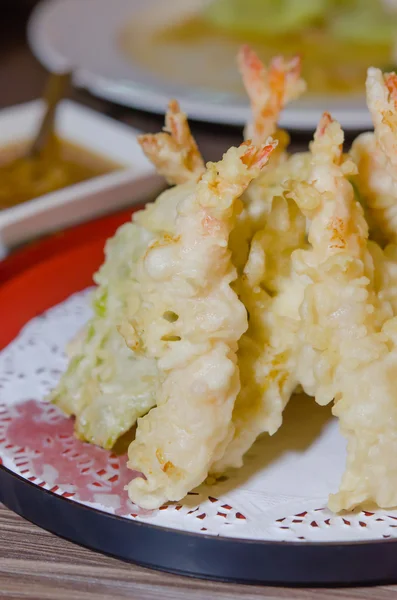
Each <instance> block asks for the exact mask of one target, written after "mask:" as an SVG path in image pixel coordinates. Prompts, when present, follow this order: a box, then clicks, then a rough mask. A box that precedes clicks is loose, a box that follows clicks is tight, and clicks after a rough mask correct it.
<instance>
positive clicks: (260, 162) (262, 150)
mask: <svg viewBox="0 0 397 600" xmlns="http://www.w3.org/2000/svg"><path fill="white" fill-rule="evenodd" d="M277 144H278V142H277V140H272V141H271V142H270V143H269V144H265V145H263V146H259V147H257V146H253V145H252V144H251V142H249V141H248V140H247V142H244V143H243V144H242V146H247V147H248V148H247V151H246V152H244V154H243V155H242V156H241V157H240V160H241V162H242V163H244V164H245V166H246V167H248V168H251V167H258V168H259V169H263V167H264V166H265V165H266V164H267V163H268V161H269V158H270V155H271V153H272V152H273V150H275V148H276V147H277Z"/></svg>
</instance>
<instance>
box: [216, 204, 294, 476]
mask: <svg viewBox="0 0 397 600" xmlns="http://www.w3.org/2000/svg"><path fill="white" fill-rule="evenodd" d="M305 231H306V222H305V218H304V217H303V215H302V213H301V212H300V210H299V209H298V208H297V206H296V205H295V203H294V202H293V201H292V200H289V199H286V198H284V197H278V198H276V199H275V200H274V203H273V208H272V211H271V213H270V215H269V217H268V220H267V224H266V227H265V228H264V229H263V230H261V231H259V232H258V233H257V234H255V236H254V238H253V240H252V243H251V248H250V254H249V259H248V261H247V264H246V265H245V268H244V273H243V276H242V277H241V278H239V279H238V280H237V282H236V284H235V288H236V290H238V293H239V297H240V299H241V300H242V301H243V302H244V305H245V306H246V308H247V310H248V314H249V328H248V330H247V332H246V333H245V334H244V335H243V336H242V338H241V340H240V342H239V350H238V355H237V356H238V364H239V367H240V379H241V391H240V393H239V395H238V397H237V400H236V404H235V407H234V411H233V424H234V426H235V432H234V436H233V439H232V441H231V442H230V444H229V445H228V446H227V448H226V450H225V453H224V455H223V457H222V458H221V459H220V460H219V461H217V462H216V463H215V464H214V465H213V466H212V468H211V471H212V472H213V473H215V474H216V473H221V472H223V471H224V470H225V469H227V468H229V467H241V466H242V464H243V456H244V454H245V452H246V451H247V450H248V449H249V448H250V447H251V446H252V444H253V443H254V441H255V439H256V438H257V437H258V435H260V434H261V433H264V432H267V433H270V434H271V435H272V434H274V433H275V432H276V431H277V430H278V428H279V427H280V425H281V422H282V412H283V410H284V408H285V406H286V404H287V402H288V401H289V399H290V397H291V394H292V393H293V392H294V390H295V388H296V386H297V384H298V381H297V378H296V366H295V364H296V355H295V353H294V350H295V341H294V338H295V333H296V330H297V320H298V308H299V305H300V303H301V301H302V294H303V286H302V285H301V282H300V281H299V280H298V279H297V278H296V279H293V278H292V277H291V259H290V255H291V252H292V251H293V250H295V249H296V248H301V247H303V246H304V243H305Z"/></svg>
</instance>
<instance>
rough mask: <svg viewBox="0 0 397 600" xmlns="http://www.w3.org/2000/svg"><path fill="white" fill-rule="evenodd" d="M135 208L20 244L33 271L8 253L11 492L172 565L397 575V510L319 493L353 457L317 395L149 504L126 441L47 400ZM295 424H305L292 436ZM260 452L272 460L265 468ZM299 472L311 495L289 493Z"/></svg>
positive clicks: (0, 458) (50, 522) (365, 577)
mask: <svg viewBox="0 0 397 600" xmlns="http://www.w3.org/2000/svg"><path fill="white" fill-rule="evenodd" d="M128 218H129V213H127V212H124V213H121V214H119V215H114V216H111V217H106V218H104V219H100V220H98V221H97V222H96V223H94V224H92V223H91V224H88V225H84V226H80V227H79V228H75V229H74V230H70V231H69V232H66V233H65V234H64V235H63V240H64V244H60V243H59V239H56V238H53V240H52V241H51V240H46V241H44V242H42V244H43V247H44V248H46V249H47V252H46V253H44V252H41V251H40V248H39V246H40V244H39V245H38V246H36V247H34V252H35V255H36V258H37V262H36V263H33V260H32V259H29V254H30V252H31V251H32V250H29V249H27V250H25V251H23V254H24V256H25V258H26V259H27V261H28V264H29V268H27V269H26V270H24V271H23V270H21V268H20V264H21V261H18V260H16V258H14V257H11V258H10V259H8V261H6V263H5V264H7V262H8V264H9V265H12V263H13V264H14V265H16V267H15V276H13V273H12V269H11V268H10V267H9V268H8V270H7V269H6V271H5V272H7V277H5V278H4V283H3V285H2V286H1V287H0V312H1V314H3V315H7V318H6V319H3V322H2V327H1V338H0V347H3V348H4V346H6V344H9V342H10V341H11V340H12V339H13V338H15V337H16V339H15V340H14V341H13V342H11V343H10V344H9V345H8V346H7V347H5V348H4V349H3V351H2V352H1V353H0V502H3V503H4V504H5V505H6V506H8V507H9V508H10V509H11V510H14V511H15V512H17V513H18V514H20V515H21V516H23V517H24V518H26V519H28V520H29V521H32V522H33V523H36V524H37V525H39V526H41V527H43V528H45V529H47V530H49V531H51V532H53V533H55V534H57V535H60V536H62V537H65V538H67V539H69V540H71V541H74V542H76V543H79V544H82V545H84V546H87V547H90V548H92V549H95V550H99V551H101V552H104V553H107V554H111V555H113V556H116V557H119V558H122V559H125V560H130V561H132V562H135V563H137V564H141V565H145V566H148V567H153V568H156V569H162V570H166V571H170V572H174V573H180V574H185V575H192V576H197V577H204V578H211V579H220V580H228V581H236V582H249V583H265V584H283V585H287V584H300V585H303V584H305V585H322V584H327V585H341V584H353V583H357V584H369V583H389V582H395V581H397V543H396V542H397V539H396V537H397V534H396V533H395V532H396V529H395V527H396V523H397V513H396V511H377V512H375V511H374V512H368V511H367V512H364V511H355V512H354V513H350V514H344V515H342V516H335V515H332V514H331V513H329V512H328V511H327V509H325V508H324V504H322V503H321V502H322V500H321V498H320V497H321V496H323V495H324V494H323V492H324V490H323V489H322V487H321V486H323V487H324V489H328V487H329V486H332V485H334V480H335V475H336V477H337V478H338V477H339V472H338V471H339V469H340V468H343V460H344V455H343V451H344V449H343V443H342V444H340V443H339V442H338V439H337V438H335V435H337V434H336V433H335V427H334V425H335V423H333V422H332V421H329V420H328V416H329V415H327V413H326V412H324V409H321V408H320V407H316V408H315V412H314V413H310V414H311V417H310V418H309V413H308V412H307V411H308V410H309V408H308V407H309V404H308V403H306V405H305V403H303V405H300V406H299V403H294V402H292V403H290V404H291V408H290V407H288V409H287V412H288V411H289V414H286V417H285V422H284V425H283V427H282V428H281V430H280V432H281V435H280V436H279V435H278V434H277V435H276V436H275V437H274V438H272V440H269V439H264V440H262V442H260V443H259V445H256V448H257V449H256V454H255V453H254V454H253V455H252V456H249V457H248V458H247V465H246V466H245V467H244V468H243V469H240V470H239V471H237V473H238V474H239V475H238V477H239V479H236V480H235V481H234V482H233V477H230V480H229V483H228V481H226V482H222V483H220V484H219V485H220V486H221V487H220V488H215V487H211V486H210V487H209V488H208V487H207V489H205V490H204V491H203V490H202V489H201V488H198V491H194V492H192V493H190V494H189V495H188V496H187V499H185V500H184V501H181V502H180V503H170V505H168V506H166V507H165V510H160V511H157V512H156V513H155V514H154V513H150V514H149V513H148V512H147V511H140V509H138V508H137V507H135V506H134V505H132V504H131V503H129V501H128V499H127V498H126V495H125V494H124V495H123V488H124V484H125V480H124V477H125V476H127V477H128V470H127V469H126V468H125V458H124V456H123V454H122V453H121V454H120V455H117V454H115V453H109V452H106V451H104V450H102V449H99V448H95V447H93V446H91V445H89V444H84V443H82V442H80V441H79V440H77V439H75V438H74V437H73V422H72V420H71V419H67V418H65V417H63V416H62V415H61V414H60V413H59V412H58V411H57V409H56V408H55V407H54V406H52V405H51V404H48V403H46V402H44V401H43V396H44V395H45V393H46V391H48V389H49V388H50V387H51V386H52V385H53V383H54V381H55V380H56V378H57V377H58V376H59V368H63V366H64V362H65V358H64V357H63V356H62V348H61V347H60V346H62V345H63V344H64V342H65V340H66V339H67V338H68V337H70V335H72V334H73V333H74V331H72V330H73V329H75V328H76V327H78V326H81V323H83V322H85V320H86V318H87V316H88V313H87V311H88V309H87V303H86V297H85V293H81V292H80V290H83V289H84V288H86V287H88V286H90V285H91V284H92V274H93V272H94V271H95V270H96V269H97V268H98V266H99V264H100V263H101V261H102V259H103V245H104V241H105V239H106V238H107V236H108V235H111V234H112V233H113V231H114V229H115V227H117V226H118V225H119V224H121V223H122V222H124V221H125V220H127V219H128ZM76 232H77V234H76ZM54 240H55V241H54ZM51 243H55V244H56V246H52V251H49V248H50V244H51ZM45 254H46V255H47V258H45V257H44V255H45ZM21 257H22V254H21ZM29 261H30V262H29ZM76 292H77V294H76ZM71 294H72V296H71V297H70V298H68V297H69V296H70V295H71ZM73 294H74V295H73ZM67 298H68V299H67ZM59 303H61V304H59ZM57 304H58V306H55V307H54V305H57ZM51 307H53V308H51ZM47 309H50V310H49V311H48V312H46V313H45V314H44V315H42V316H37V315H41V314H42V313H43V311H46V310H47ZM28 322H29V323H28ZM26 323H28V325H26V326H25V327H24V328H23V330H22V332H20V333H18V332H19V331H20V329H21V327H23V326H24V325H25V324H26ZM39 365H42V366H41V367H40V368H38V367H39ZM310 406H311V404H310ZM291 411H292V412H291ZM325 411H326V409H325ZM297 429H298V430H299V432H300V434H301V433H302V432H303V434H304V436H303V437H302V436H301V435H300V437H294V430H295V431H296V430H297ZM317 437H319V439H316V438H317ZM286 439H287V440H288V439H289V440H291V447H290V448H289V450H288V452H285V448H284V446H283V444H284V443H285V440H286ZM270 448H272V450H271V452H273V454H272V456H270ZM263 455H267V463H268V464H266V465H265V466H263V465H262V466H261V469H262V471H263V472H260V471H258V464H259V463H258V458H259V459H260V458H261V456H262V462H263ZM316 457H320V460H319V461H318V460H317V458H316ZM316 461H317V462H316ZM335 464H336V465H337V467H336V468H335ZM280 476H281V477H280ZM222 486H223V487H222ZM291 486H292V487H291ZM294 486H296V487H297V488H299V486H301V491H302V489H303V488H304V489H305V492H306V494H307V497H306V498H303V497H300V498H289V497H288V490H289V489H292V488H293V487H294ZM264 489H265V491H266V493H268V494H269V495H268V499H267V501H266V502H264V500H263V490H264ZM272 490H273V491H274V490H275V492H276V493H275V495H273V496H271V492H272ZM314 490H316V493H314ZM317 491H319V494H317ZM261 494H262V496H261ZM316 494H317V495H316ZM120 498H121V501H120ZM269 499H270V500H269ZM242 507H243V508H242ZM263 507H265V509H263ZM302 507H306V508H305V510H302ZM241 510H244V514H243V513H242V512H240V511H241ZM204 511H205V512H204ZM265 513H266V514H270V519H269V518H268V521H267V526H266V527H267V528H266V527H265V528H263V524H264V520H263V515H264V514H265ZM258 532H259V533H258ZM260 538H263V539H260ZM303 538H304V539H303ZM332 539H334V540H336V541H327V540H332ZM316 540H317V541H316Z"/></svg>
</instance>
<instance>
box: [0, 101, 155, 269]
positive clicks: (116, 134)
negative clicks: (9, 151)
mask: <svg viewBox="0 0 397 600" xmlns="http://www.w3.org/2000/svg"><path fill="white" fill-rule="evenodd" d="M42 111H43V104H42V102H41V101H33V102H29V103H27V104H23V105H19V106H14V107H11V108H7V109H4V110H2V111H0V147H1V146H7V144H10V143H15V142H18V141H23V140H26V139H29V138H31V137H32V136H33V135H34V133H35V131H36V128H37V124H38V122H39V119H40V115H41V114H42ZM56 129H57V132H58V133H59V135H60V136H61V137H62V138H63V139H65V140H68V141H70V142H72V143H74V144H78V145H79V146H82V147H83V148H86V149H87V150H91V151H93V152H95V153H97V154H100V155H101V156H103V157H105V158H108V159H110V160H111V161H114V162H116V163H119V164H121V165H123V166H124V167H125V169H123V170H119V171H115V172H113V173H109V174H106V175H102V176H100V177H95V178H93V179H89V180H87V181H84V182H82V183H79V184H76V185H73V186H68V187H67V188H64V189H62V190H59V191H56V192H52V193H50V194H46V195H43V196H40V197H39V198H35V199H32V200H29V201H28V202H25V203H23V204H20V205H17V206H15V207H12V208H8V209H4V210H2V211H0V258H1V257H4V255H6V254H7V251H8V249H9V248H11V247H12V246H15V245H16V244H19V243H21V242H24V241H27V240H29V239H31V238H34V237H36V236H39V235H43V234H45V233H50V232H52V231H55V230H58V229H61V228H64V227H67V226H70V225H73V224H75V223H79V222H82V221H84V220H87V219H91V218H93V217H95V216H98V215H101V214H105V213H107V212H113V211H115V210H117V209H119V208H122V207H125V206H128V205H133V204H137V203H139V202H141V201H143V200H147V197H148V196H150V194H153V193H155V192H157V191H159V189H160V188H161V186H162V185H164V183H163V182H162V180H161V179H160V178H159V177H158V176H156V175H155V172H154V169H153V167H152V165H151V164H150V163H149V161H148V160H147V159H146V157H145V156H144V154H143V152H142V150H141V148H140V146H139V144H138V142H137V134H138V133H139V132H137V131H136V130H134V129H131V128H130V127H128V126H126V125H122V124H120V123H118V122H117V121H113V120H112V119H110V118H108V117H104V116H103V115H101V114H99V113H97V112H95V111H93V110H90V109H87V108H85V107H83V106H80V105H79V104H76V103H74V102H70V101H68V100H65V101H63V102H62V103H61V104H60V106H59V110H58V113H57V121H56Z"/></svg>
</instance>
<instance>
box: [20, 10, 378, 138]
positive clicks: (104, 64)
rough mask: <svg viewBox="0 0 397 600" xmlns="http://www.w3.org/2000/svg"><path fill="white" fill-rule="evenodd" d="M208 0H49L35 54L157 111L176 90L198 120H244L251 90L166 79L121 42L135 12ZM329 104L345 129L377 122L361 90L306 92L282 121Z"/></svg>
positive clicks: (297, 121) (306, 118) (144, 15)
mask: <svg viewBox="0 0 397 600" xmlns="http://www.w3.org/2000/svg"><path fill="white" fill-rule="evenodd" d="M207 1H208V0H173V1H172V3H170V2H165V1H164V0H112V2H109V0H84V2H81V0H51V1H49V0H46V1H43V2H42V3H40V4H39V5H38V6H37V7H36V9H35V10H34V12H33V14H32V16H31V20H30V23H29V27H28V38H29V42H30V46H31V48H32V50H33V52H34V54H35V55H36V57H37V58H38V59H39V60H40V61H41V62H42V63H43V64H44V65H45V66H46V67H47V68H48V69H50V70H58V69H60V68H61V69H63V68H65V67H73V68H74V69H75V73H76V77H75V83H76V84H77V85H79V86H81V87H84V88H87V89H88V90H89V91H90V92H91V93H93V94H95V95H97V96H100V97H102V98H105V99H107V100H110V101H113V102H117V103H119V104H123V105H125V106H130V107H135V108H140V109H144V110H149V111H152V112H156V113H164V110H165V107H166V105H167V103H168V101H169V99H170V98H171V97H174V98H177V99H178V100H179V101H180V103H181V105H182V107H183V109H184V110H185V111H186V112H187V113H188V115H189V117H190V118H191V119H198V120H202V121H209V122H219V123H227V124H234V125H243V124H245V122H246V121H247V119H248V117H249V114H250V110H249V106H248V102H247V99H246V98H245V97H244V96H239V95H234V94H229V93H222V92H215V91H214V92H213V91H211V90H209V89H203V88H200V87H186V86H185V87H183V86H178V85H172V84H170V83H169V82H166V81H164V80H162V81H160V79H159V78H158V77H156V76H154V75H151V74H150V73H149V72H148V70H146V69H145V68H143V67H142V66H140V65H139V64H135V63H134V62H133V61H132V60H131V59H127V58H126V57H125V56H124V54H123V52H122V51H121V49H120V46H119V37H120V32H121V31H122V29H123V27H124V26H125V24H126V23H128V22H129V21H131V19H135V21H136V22H137V23H138V22H139V23H141V24H142V29H143V30H144V27H145V26H146V24H147V23H148V21H149V20H150V21H155V23H156V24H162V23H165V22H167V20H169V19H171V18H174V16H175V15H179V14H181V12H182V11H184V12H186V11H191V10H197V8H198V7H200V5H202V4H203V2H207ZM159 58H161V57H159ZM207 59H208V60H209V58H208V57H206V58H205V57H204V58H203V59H201V57H196V61H197V64H196V65H194V67H193V71H195V72H197V69H200V68H205V61H206V60H207ZM231 70H233V68H232V66H231ZM324 110H328V111H330V112H331V113H332V114H333V116H334V117H335V118H336V119H338V120H339V121H340V122H341V124H342V126H343V127H344V128H345V129H350V130H357V129H365V128H371V127H372V123H371V119H370V115H369V112H368V110H367V108H366V105H365V98H364V96H361V95H360V96H358V97H351V98H345V97H340V98H338V97H333V98H326V97H325V98H324V97H321V98H320V97H319V98H307V99H303V100H301V101H299V102H296V103H294V104H293V105H292V106H290V107H288V108H287V109H286V110H285V111H284V114H283V115H282V119H281V125H282V126H283V127H286V128H290V129H299V130H313V129H314V128H315V126H316V124H317V122H318V120H319V118H320V116H321V114H322V112H323V111H324Z"/></svg>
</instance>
